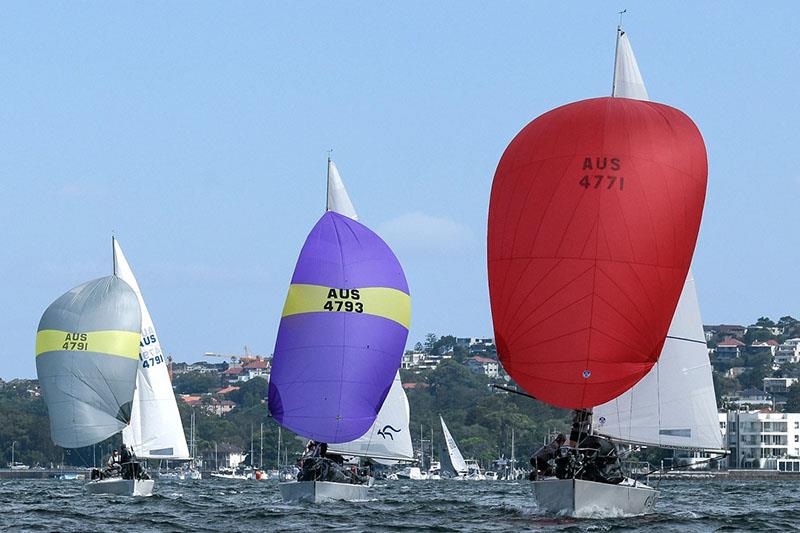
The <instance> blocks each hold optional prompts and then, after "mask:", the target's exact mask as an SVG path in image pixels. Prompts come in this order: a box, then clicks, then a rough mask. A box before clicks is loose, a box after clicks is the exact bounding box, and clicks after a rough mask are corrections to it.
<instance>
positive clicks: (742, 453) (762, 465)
mask: <svg viewBox="0 0 800 533" xmlns="http://www.w3.org/2000/svg"><path fill="white" fill-rule="evenodd" d="M719 420H720V429H721V431H722V435H723V439H724V440H723V441H724V442H725V445H726V446H727V448H728V450H730V455H729V456H728V459H727V460H728V467H729V468H758V469H768V470H781V467H782V468H783V470H782V471H790V472H791V471H795V470H794V468H795V466H794V465H795V464H798V465H800V413H775V412H772V411H770V410H766V409H764V410H760V411H728V412H722V413H720V414H719ZM798 468H800V467H798Z"/></svg>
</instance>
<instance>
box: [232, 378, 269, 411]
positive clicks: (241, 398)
mask: <svg viewBox="0 0 800 533" xmlns="http://www.w3.org/2000/svg"><path fill="white" fill-rule="evenodd" d="M268 386H269V384H268V383H267V380H266V379H264V378H259V377H256V378H253V379H251V380H248V381H245V382H244V383H242V384H240V385H238V387H239V390H237V391H233V392H231V393H230V394H228V395H227V398H228V399H230V400H232V401H234V402H236V404H237V405H238V406H239V407H241V408H242V409H247V408H250V407H253V406H256V405H261V404H262V400H266V399H267V388H268ZM265 409H266V408H265Z"/></svg>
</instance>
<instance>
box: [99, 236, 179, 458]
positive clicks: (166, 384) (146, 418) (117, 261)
mask: <svg viewBox="0 0 800 533" xmlns="http://www.w3.org/2000/svg"><path fill="white" fill-rule="evenodd" d="M112 241H113V247H114V272H115V273H116V275H117V276H119V277H120V278H121V279H123V280H124V281H125V282H127V283H128V285H130V286H131V288H132V289H133V291H134V292H135V293H136V298H137V300H138V301H139V308H140V309H141V312H142V338H141V342H140V350H139V358H140V361H139V369H138V372H137V375H136V392H135V394H134V399H133V408H132V411H131V422H130V425H129V426H128V427H126V428H125V429H124V430H123V432H122V440H123V441H124V442H125V443H126V444H128V445H129V446H132V447H133V450H134V453H135V454H136V455H137V456H138V457H139V458H142V459H144V458H147V459H190V456H189V449H188V446H187V445H186V436H185V435H184V433H183V424H182V422H181V416H180V413H179V412H178V406H177V404H176V403H175V393H174V391H173V390H172V381H171V380H170V377H169V371H168V369H167V361H166V358H165V357H164V353H163V351H162V349H161V342H160V340H159V338H158V335H157V334H156V328H155V325H154V324H153V319H152V317H151V316H150V311H148V309H147V305H145V303H144V299H143V298H142V291H141V290H140V289H139V283H138V282H137V281H136V277H135V276H134V275H133V271H132V270H131V267H130V265H129V264H128V260H127V259H126V258H125V254H123V253H122V248H121V247H120V245H119V242H118V241H117V240H116V239H112Z"/></svg>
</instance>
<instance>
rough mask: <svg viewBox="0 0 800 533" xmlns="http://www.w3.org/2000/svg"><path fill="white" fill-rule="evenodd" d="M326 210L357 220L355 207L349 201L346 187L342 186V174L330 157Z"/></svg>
mask: <svg viewBox="0 0 800 533" xmlns="http://www.w3.org/2000/svg"><path fill="white" fill-rule="evenodd" d="M327 210H328V211H335V212H337V213H339V214H341V215H344V216H346V217H348V218H352V219H353V220H358V215H357V214H356V209H355V207H353V202H351V201H350V196H349V195H348V194H347V189H345V188H344V182H343V181H342V176H340V175H339V169H337V168H336V163H334V162H333V161H331V160H330V159H328V204H327Z"/></svg>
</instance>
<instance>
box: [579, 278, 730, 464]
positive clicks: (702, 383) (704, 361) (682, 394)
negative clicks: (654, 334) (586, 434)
mask: <svg viewBox="0 0 800 533" xmlns="http://www.w3.org/2000/svg"><path fill="white" fill-rule="evenodd" d="M594 430H595V432H596V433H599V434H602V435H606V436H608V437H612V438H615V439H618V440H623V441H626V442H631V443H637V444H646V445H654V446H661V447H664V448H688V449H706V450H720V449H722V434H721V432H720V429H719V418H718V415H717V401H716V398H715V396H714V383H713V381H712V378H711V363H710V362H709V359H708V348H707V347H706V339H705V334H704V332H703V324H702V321H701V319H700V306H699V305H698V303H697V292H696V291H695V286H694V278H693V277H692V274H691V272H690V273H689V277H688V278H687V279H686V283H685V285H684V286H683V292H682V293H681V297H680V300H679V301H678V307H677V309H676V311H675V316H674V317H673V318H672V324H671V325H670V328H669V333H667V339H666V341H665V343H664V348H663V349H662V350H661V357H659V359H658V362H657V363H656V364H655V365H654V366H653V368H652V369H651V370H650V372H648V373H647V375H645V377H644V378H642V380H641V381H639V383H637V384H636V385H635V386H634V387H633V388H632V389H630V390H628V391H627V392H626V393H624V394H623V395H622V396H619V397H618V398H616V399H614V400H611V401H610V402H607V403H605V404H603V405H600V406H598V407H595V409H594Z"/></svg>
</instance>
